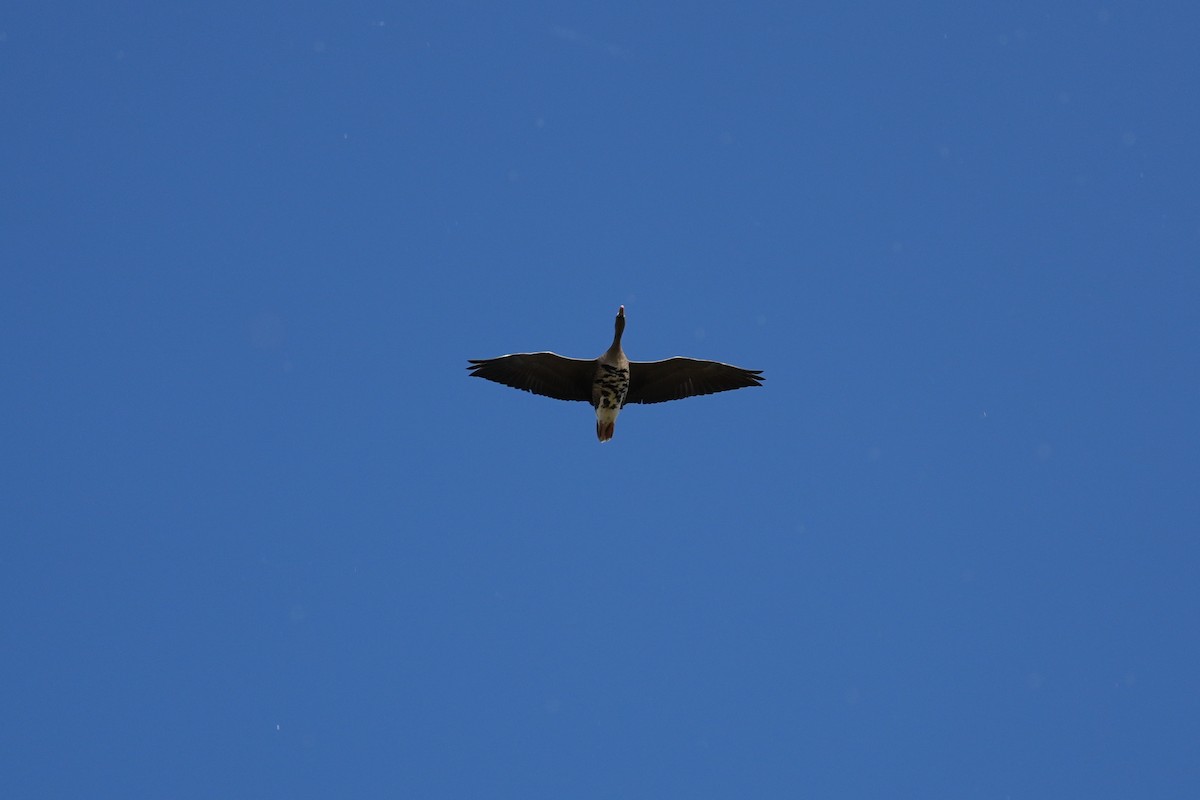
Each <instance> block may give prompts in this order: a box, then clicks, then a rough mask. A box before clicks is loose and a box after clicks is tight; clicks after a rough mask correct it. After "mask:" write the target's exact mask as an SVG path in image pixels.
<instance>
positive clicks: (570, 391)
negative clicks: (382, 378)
mask: <svg viewBox="0 0 1200 800" xmlns="http://www.w3.org/2000/svg"><path fill="white" fill-rule="evenodd" d="M624 332H625V306H621V307H620V308H619V309H618V310H617V319H616V333H615V334H614V336H613V341H612V345H611V346H610V347H609V348H608V349H607V350H605V351H604V352H603V353H602V354H601V355H600V357H599V358H593V359H591V360H587V359H582V358H566V357H564V356H560V355H558V354H557V353H513V354H511V355H507V356H499V357H497V358H479V359H475V358H472V359H468V361H469V362H470V365H469V366H468V367H467V369H468V370H470V371H471V376H472V377H475V378H485V379H487V380H489V381H495V382H496V383H502V384H504V385H505V386H511V387H513V388H514V389H523V390H524V391H526V392H533V393H534V394H540V395H544V396H545V397H553V398H555V399H556V400H586V401H587V402H589V403H591V404H592V407H593V408H595V409H596V438H598V439H599V440H600V441H602V442H607V441H608V440H609V439H611V438H612V436H613V428H614V427H615V426H616V424H617V414H619V413H620V412H621V409H622V408H624V407H625V405H626V404H628V403H665V402H666V401H668V400H681V399H683V398H685V397H693V396H695V395H701V394H713V393H714V392H727V391H729V390H730V389H741V388H743V387H746V386H761V385H762V381H763V380H764V378H763V374H762V370H759V369H742V368H741V367H735V366H733V365H732V364H722V363H720V362H717V361H701V360H698V359H695V358H683V357H682V356H677V357H675V358H668V359H665V360H663V361H630V360H629V359H628V358H626V356H625V353H624V351H622V350H621V334H623V333H624Z"/></svg>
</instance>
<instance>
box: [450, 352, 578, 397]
mask: <svg viewBox="0 0 1200 800" xmlns="http://www.w3.org/2000/svg"><path fill="white" fill-rule="evenodd" d="M469 361H470V366H468V367H467V369H469V370H470V371H471V376H472V377H475V378H485V379H487V380H489V381H495V382H496V383H502V384H504V385H505V386H511V387H513V388H514V389H523V390H525V391H526V392H533V393H534V394H540V395H544V396H546V397H553V398H554V399H556V400H586V401H588V402H591V400H592V378H593V377H595V373H596V362H595V361H587V360H584V359H582V358H566V357H564V356H560V355H558V354H557V353H513V354H512V355H507V356H499V357H498V358H478V359H476V358H472V359H469Z"/></svg>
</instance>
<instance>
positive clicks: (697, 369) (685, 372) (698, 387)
mask: <svg viewBox="0 0 1200 800" xmlns="http://www.w3.org/2000/svg"><path fill="white" fill-rule="evenodd" d="M763 380H764V378H763V376H762V370H761V369H742V368H741V367H735V366H733V365H732V364H722V363H720V362H717V361H700V360H697V359H695V358H683V357H677V358H668V359H666V360H664V361H630V362H629V393H628V394H627V395H625V402H626V403H665V402H666V401H668V400H681V399H683V398H685V397H694V396H695V395H699V394H713V393H714V392H727V391H729V390H730V389H741V388H743V387H746V386H761V385H762V381H763Z"/></svg>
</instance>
